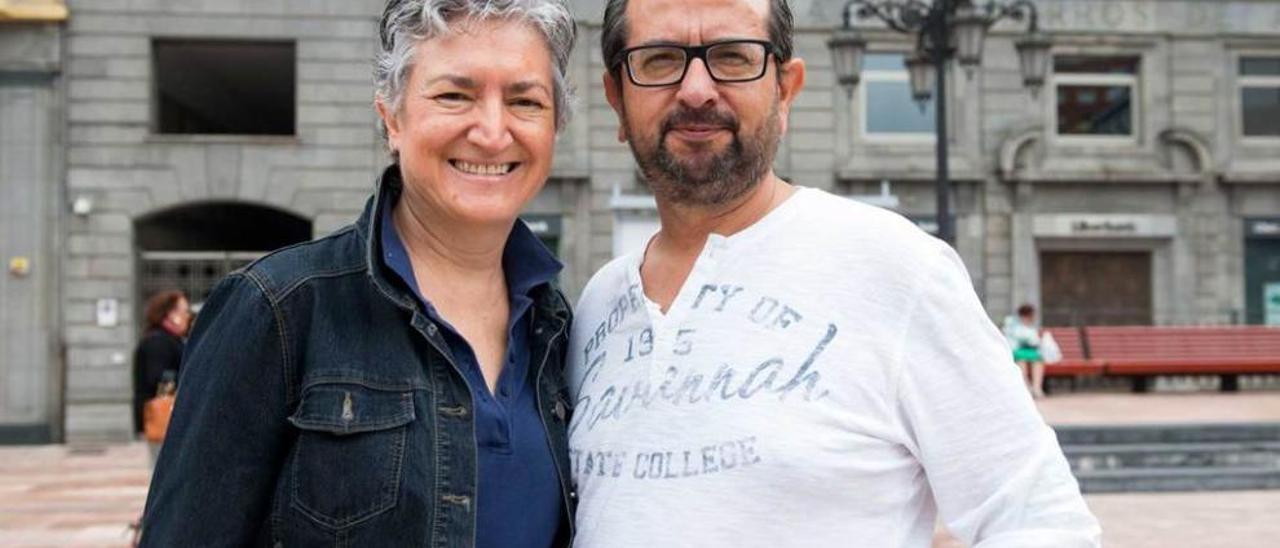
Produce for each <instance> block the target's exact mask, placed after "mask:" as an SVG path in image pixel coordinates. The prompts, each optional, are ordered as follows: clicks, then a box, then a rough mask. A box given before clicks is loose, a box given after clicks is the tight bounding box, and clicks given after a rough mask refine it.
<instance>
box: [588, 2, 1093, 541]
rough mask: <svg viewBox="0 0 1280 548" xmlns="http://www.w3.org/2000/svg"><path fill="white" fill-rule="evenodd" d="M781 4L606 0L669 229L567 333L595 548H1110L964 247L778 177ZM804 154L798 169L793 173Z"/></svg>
mask: <svg viewBox="0 0 1280 548" xmlns="http://www.w3.org/2000/svg"><path fill="white" fill-rule="evenodd" d="M791 28H792V18H791V13H790V10H789V8H788V7H787V4H786V2H785V0H630V1H629V2H628V1H627V0H609V2H608V4H607V6H606V8H605V19H604V27H603V30H602V38H601V41H602V46H603V48H602V49H603V54H604V60H605V64H606V66H607V71H606V74H605V75H604V86H605V90H606V93H607V95H608V100H609V104H610V105H611V106H612V107H613V108H614V110H615V111H616V112H617V114H618V119H619V122H620V128H619V133H618V137H619V139H620V140H622V141H625V142H626V143H628V144H629V145H630V147H631V150H632V152H633V153H634V155H635V157H636V161H637V163H638V164H639V166H640V170H641V172H642V173H643V176H644V179H645V181H646V182H647V184H648V185H649V187H650V188H651V189H652V190H653V193H654V196H655V198H656V199H657V204H658V213H659V216H660V218H661V221H662V229H661V230H660V231H659V232H658V233H657V234H656V235H655V236H654V237H653V238H652V239H651V240H650V241H649V243H648V245H647V246H646V248H645V249H643V250H640V251H638V252H636V253H634V254H631V255H628V256H624V257H621V258H618V259H617V260H615V261H613V262H611V263H610V264H608V265H606V266H605V267H604V268H603V269H602V270H601V271H600V272H599V273H597V274H596V275H595V276H594V277H593V278H592V280H591V282H589V283H588V285H587V287H586V288H585V289H584V291H583V295H582V298H581V301H580V303H579V307H578V313H577V319H576V321H575V322H574V326H573V336H572V338H571V340H570V346H569V349H568V352H569V362H570V379H569V384H570V390H571V392H572V393H571V399H572V400H573V401H574V402H575V405H574V409H573V418H572V420H571V423H570V427H569V435H570V456H571V459H572V467H573V470H572V471H573V476H574V481H575V485H576V490H577V491H576V492H577V494H578V497H579V500H580V505H579V508H578V513H577V516H576V522H577V525H578V528H577V530H578V537H577V542H576V543H577V545H579V546H586V547H595V546H609V547H619V546H620V547H628V546H637V547H639V546H646V547H647V546H770V547H773V546H877V547H928V546H930V545H931V539H932V537H933V531H934V525H935V521H936V519H937V517H938V515H939V514H940V515H941V517H942V519H943V520H944V521H945V522H946V524H947V526H948V527H949V528H950V529H951V530H952V532H953V533H955V534H956V535H957V536H958V537H960V538H961V539H962V540H963V541H965V542H966V543H968V544H969V545H974V546H982V547H993V546H1010V547H1012V546H1016V547H1020V548H1022V547H1029V546H1046V547H1047V546H1053V547H1055V548H1063V547H1078V546H1097V545H1098V542H1099V540H1098V536H1099V529H1098V524H1097V522H1096V520H1095V519H1094V518H1093V516H1091V515H1090V513H1089V511H1088V509H1087V508H1086V507H1085V505H1084V502H1083V500H1082V498H1081V497H1080V492H1079V488H1078V486H1077V484H1076V481H1075V479H1074V478H1073V477H1072V476H1071V473H1070V470H1069V469H1068V466H1067V463H1066V461H1065V459H1064V458H1063V456H1062V453H1061V450H1060V449H1059V447H1058V445H1057V442H1056V439H1055V438H1054V435H1053V432H1052V430H1050V429H1049V428H1048V427H1047V426H1045V424H1044V422H1043V420H1042V419H1041V418H1040V417H1039V415H1038V414H1037V413H1036V410H1035V408H1034V406H1033V405H1032V403H1031V399H1030V398H1029V397H1028V396H1027V394H1026V391H1025V390H1023V389H1022V384H1021V382H1020V381H1019V379H1018V373H1017V368H1016V367H1015V366H1014V365H1013V364H1012V363H1011V361H1010V359H1009V355H1008V347H1007V346H1006V345H1005V343H1004V340H1003V338H1002V337H1001V335H1000V333H999V332H998V331H997V330H996V329H995V327H994V326H993V325H992V323H991V321H990V320H989V319H988V318H987V315H986V313H985V311H984V310H983V308H982V306H981V304H980V303H979V302H978V299H977V298H976V296H975V295H974V292H973V288H972V286H971V284H970V282H969V279H968V277H967V275H966V273H965V270H964V266H963V265H962V264H961V263H960V261H959V259H958V258H957V256H956V254H955V253H954V252H953V251H952V250H951V249H950V248H949V247H947V246H946V245H945V244H944V243H942V242H940V241H938V240H936V239H933V238H931V237H929V236H928V235H926V234H925V233H923V232H921V231H920V230H918V229H917V228H915V227H914V226H913V225H912V224H911V223H910V222H908V221H906V220H905V219H903V218H901V217H899V216H897V215H895V214H893V213H890V212H887V211H883V210H879V209H876V208H873V207H870V206H865V205H859V204H856V203H854V202H851V201H848V200H845V199H843V198H839V197H835V196H832V195H830V194H827V193H825V192H822V191H820V190H815V189H809V188H798V187H795V186H792V185H790V184H788V183H787V182H785V181H783V180H782V179H780V178H779V177H778V176H777V175H776V174H775V173H774V172H773V170H772V167H771V166H772V164H773V159H774V155H775V153H776V151H777V147H778V141H779V139H780V137H781V136H782V134H783V133H784V132H785V131H786V129H787V117H788V114H789V112H790V109H791V105H792V103H793V102H794V101H795V98H796V94H797V93H799V91H800V89H801V87H802V86H803V84H804V80H805V64H804V62H803V61H802V60H801V59H799V58H796V57H793V55H792V36H791V35H792V30H791ZM799 160H800V158H796V159H795V160H793V161H799Z"/></svg>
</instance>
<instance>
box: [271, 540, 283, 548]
mask: <svg viewBox="0 0 1280 548" xmlns="http://www.w3.org/2000/svg"><path fill="white" fill-rule="evenodd" d="M271 548H284V543H283V542H281V541H278V540H277V541H276V543H275V544H272V545H271Z"/></svg>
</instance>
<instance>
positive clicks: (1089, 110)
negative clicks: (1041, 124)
mask: <svg viewBox="0 0 1280 548" xmlns="http://www.w3.org/2000/svg"><path fill="white" fill-rule="evenodd" d="M1138 63H1139V60H1138V58H1137V57H1097V56H1075V55H1066V56H1058V57H1054V59H1053V70H1054V74H1055V75H1056V80H1057V82H1056V84H1055V86H1054V89H1055V91H1056V93H1057V105H1056V107H1057V119H1058V121H1057V132H1058V134H1059V135H1099V136H1121V137H1123V136H1129V135H1133V132H1134V115H1135V109H1136V105H1135V104H1134V96H1135V95H1136V94H1137V84H1138V77H1137V75H1138Z"/></svg>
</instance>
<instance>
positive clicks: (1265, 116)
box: [1240, 57, 1280, 137]
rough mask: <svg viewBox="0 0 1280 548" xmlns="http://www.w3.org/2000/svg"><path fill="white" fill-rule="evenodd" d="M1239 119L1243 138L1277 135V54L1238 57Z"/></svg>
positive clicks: (1279, 122)
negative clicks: (1275, 55)
mask: <svg viewBox="0 0 1280 548" xmlns="http://www.w3.org/2000/svg"><path fill="white" fill-rule="evenodd" d="M1240 120H1241V123H1240V127H1241V128H1242V130H1243V131H1244V136H1245V137H1280V57H1241V58H1240Z"/></svg>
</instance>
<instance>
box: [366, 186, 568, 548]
mask: <svg viewBox="0 0 1280 548" xmlns="http://www.w3.org/2000/svg"><path fill="white" fill-rule="evenodd" d="M392 209H393V208H392V207H387V208H386V209H385V210H384V212H383V215H382V219H381V224H382V258H383V262H384V264H386V265H387V267H389V268H390V269H391V270H392V271H393V272H395V273H396V274H397V275H399V276H400V279H401V280H403V281H404V283H405V284H408V286H409V287H410V288H412V289H413V293H414V295H417V297H418V300H419V301H420V302H421V303H422V304H423V309H424V310H425V311H426V313H427V315H428V316H429V317H430V318H431V319H432V321H434V322H435V323H436V324H437V325H439V326H440V328H441V329H440V332H441V333H442V334H443V335H444V339H445V341H446V342H447V343H448V346H449V350H450V352H451V353H452V354H453V361H454V363H456V364H457V365H458V368H459V369H461V370H462V373H463V375H465V376H466V378H467V384H469V385H470V386H471V394H472V397H473V399H474V401H475V413H474V417H475V433H476V449H477V451H476V455H477V457H478V459H479V460H478V462H477V463H476V473H477V478H476V479H477V488H478V492H477V493H476V547H477V548H499V547H509V546H529V547H544V546H548V547H549V546H551V544H552V542H554V541H555V537H556V530H557V527H558V525H559V523H560V513H561V511H562V510H563V501H562V499H561V494H560V479H559V478H558V477H557V475H556V465H555V460H554V459H553V457H552V455H551V446H550V443H549V441H548V439H547V433H546V429H545V427H544V426H543V424H542V419H541V418H540V417H539V415H538V403H537V387H536V382H537V379H536V378H535V376H536V374H537V371H535V370H534V368H535V367H537V364H535V363H531V357H530V355H529V352H530V348H529V343H530V336H529V330H530V329H531V324H532V322H531V320H532V317H531V306H532V305H533V300H532V299H530V297H529V292H530V290H532V289H533V288H534V287H537V286H538V285H540V284H543V283H546V282H549V281H551V280H552V279H553V278H555V276H556V274H557V273H559V272H560V269H561V264H560V261H558V260H556V258H555V256H554V255H552V254H551V252H550V251H549V250H547V248H546V246H544V245H542V242H541V241H539V240H538V238H537V236H534V235H533V232H531V231H530V230H529V228H528V227H526V226H525V225H524V223H523V222H519V221H517V222H516V224H515V227H514V228H512V230H511V235H510V236H508V237H507V245H506V247H505V248H504V249H503V252H502V269H503V273H504V274H505V275H506V278H507V288H508V291H509V292H510V297H509V298H510V303H511V320H510V324H509V328H508V336H507V358H506V364H504V365H503V367H502V373H501V374H500V375H499V377H498V383H497V386H496V388H495V390H494V393H490V392H489V387H488V385H487V384H486V383H485V381H484V375H483V374H482V373H481V371H480V364H479V361H478V360H477V359H476V356H475V352H474V351H473V350H472V349H471V345H470V344H468V343H467V341H466V340H465V339H463V338H462V336H461V335H459V334H458V331H457V330H456V329H454V328H453V326H452V325H450V324H449V322H448V320H446V319H444V318H441V317H440V315H439V313H437V312H436V309H435V307H433V306H431V303H430V302H428V301H427V300H426V299H425V298H423V296H422V293H420V292H419V291H418V283H417V278H416V277H415V276H414V274H413V267H412V266H411V263H410V261H409V254H408V253H406V252H405V247H404V243H403V242H402V241H401V239H400V235H399V234H398V233H397V232H396V227H395V223H394V222H393V221H392V215H391V212H392Z"/></svg>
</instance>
